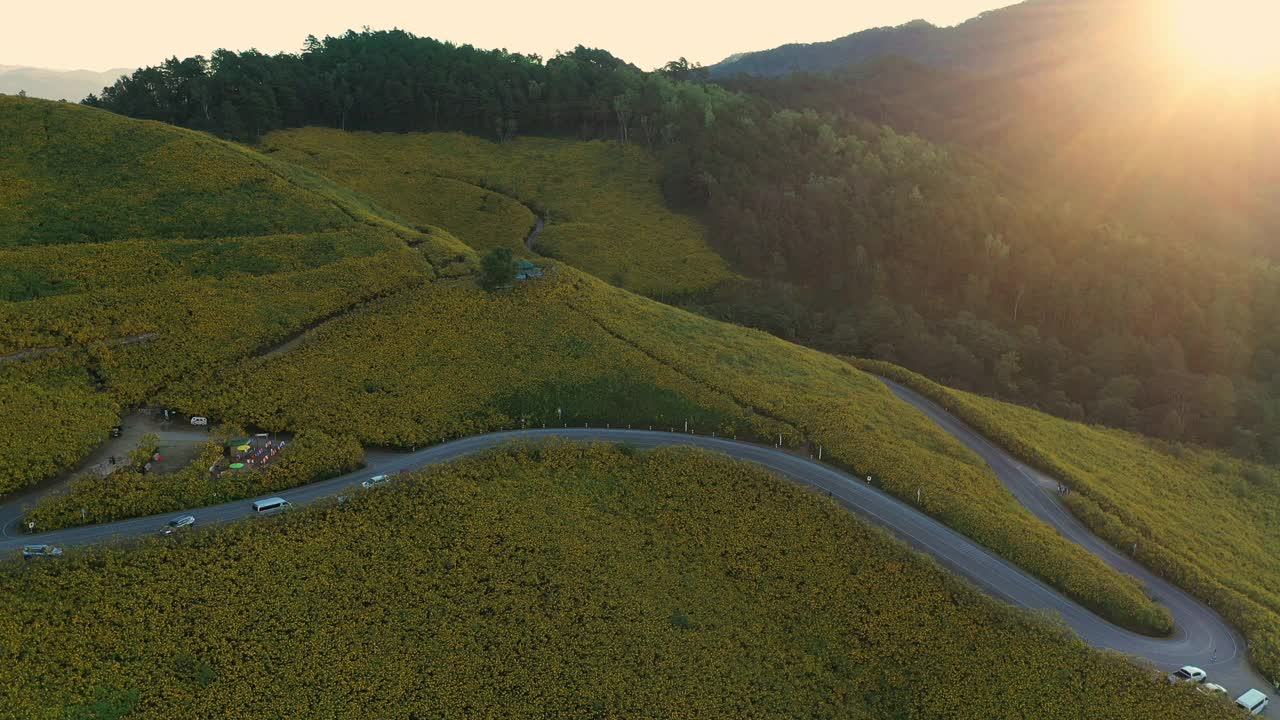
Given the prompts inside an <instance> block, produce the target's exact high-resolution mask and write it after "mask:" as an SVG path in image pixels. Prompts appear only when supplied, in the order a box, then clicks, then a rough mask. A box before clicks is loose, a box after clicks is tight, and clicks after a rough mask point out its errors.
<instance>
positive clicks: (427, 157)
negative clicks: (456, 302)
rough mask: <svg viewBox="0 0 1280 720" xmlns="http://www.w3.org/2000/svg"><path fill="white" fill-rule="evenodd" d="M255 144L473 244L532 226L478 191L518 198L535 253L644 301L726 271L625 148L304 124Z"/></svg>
mask: <svg viewBox="0 0 1280 720" xmlns="http://www.w3.org/2000/svg"><path fill="white" fill-rule="evenodd" d="M263 149H264V151H266V152H267V153H269V154H270V155H271V156H272V157H275V158H279V159H282V160H288V161H290V162H294V163H297V164H299V165H301V166H303V167H307V168H311V169H314V170H316V171H318V172H320V173H322V174H324V175H325V176H327V177H329V178H331V179H333V180H334V181H336V182H338V183H339V184H342V185H347V186H349V187H351V188H354V189H356V190H358V191H359V192H361V193H364V194H365V195H367V196H369V197H370V198H372V199H373V200H375V201H376V202H378V203H379V204H382V205H384V206H386V207H387V208H388V209H390V210H392V211H394V212H396V213H398V214H399V215H401V216H403V217H406V218H409V219H410V220H411V221H412V222H430V223H433V224H437V225H442V226H444V227H445V228H447V229H449V230H450V231H452V232H453V233H454V234H455V235H457V236H458V237H459V238H461V239H462V240H464V241H466V242H468V243H469V244H471V245H472V246H473V247H476V248H478V249H487V248H489V247H493V246H495V245H508V246H513V247H514V246H516V245H513V244H512V242H511V240H510V238H512V237H517V238H521V239H522V238H523V237H524V235H525V233H527V231H528V230H529V227H530V226H531V225H532V217H531V216H528V215H525V214H522V213H520V212H519V211H518V210H516V209H514V208H509V207H507V206H506V204H505V203H504V202H503V200H501V199H500V198H501V195H500V196H499V197H497V198H495V197H493V195H494V193H491V192H487V191H486V190H482V189H481V188H485V189H487V190H492V191H497V192H498V193H501V194H502V195H505V196H510V197H513V198H516V199H518V200H520V201H522V202H524V203H526V204H528V205H530V206H532V207H533V208H534V209H536V210H537V211H539V212H540V213H543V214H545V215H546V216H547V219H548V225H547V228H546V230H545V231H544V232H543V233H542V235H541V236H540V238H539V242H538V250H539V251H540V252H542V253H544V254H546V255H550V256H553V257H556V258H559V259H561V260H564V261H565V262H567V263H569V264H570V265H573V266H575V267H578V268H581V269H582V270H585V271H587V272H589V273H591V274H593V275H595V276H597V277H600V278H602V279H604V280H606V281H609V282H611V283H613V284H615V285H619V286H621V287H625V288H627V289H630V290H634V291H636V292H639V293H642V294H645V295H649V296H651V297H676V296H680V295H686V294H690V293H698V292H701V291H705V290H707V289H710V288H712V287H714V286H716V285H717V284H719V283H720V282H722V281H724V280H726V279H729V278H730V277H732V273H731V272H730V271H729V270H728V269H727V268H726V266H725V264H724V261H723V260H722V259H721V258H720V256H719V255H718V254H716V253H715V251H713V250H712V249H711V248H710V247H709V246H708V245H707V239H706V230H705V229H704V228H703V227H702V225H701V224H700V223H699V222H698V221H697V220H695V219H694V218H691V217H687V216H684V215H680V214H677V213H674V212H672V211H671V210H669V209H668V208H667V207H666V205H665V204H664V202H663V200H662V195H661V192H660V190H659V188H658V183H657V177H658V173H659V164H658V162H657V160H656V159H655V158H653V157H651V156H650V155H649V154H647V153H646V152H645V151H644V150H642V149H640V148H638V147H635V146H629V145H620V144H618V143H613V142H603V141H595V142H573V141H567V140H555V139H549V138H533V137H529V138H518V139H516V140H514V141H511V142H507V143H503V144H500V145H499V144H496V143H491V142H488V141H485V140H482V139H479V138H476V137H473V136H469V135H463V134H460V133H409V134H393V133H384V134H378V133H355V132H346V133H344V132H340V131H337V130H332V129H325V128H304V129H301V130H282V131H278V132H275V133H272V134H270V135H268V136H267V137H266V138H264V139H263ZM442 179H445V180H442ZM446 180H448V181H452V182H447V181H446ZM458 181H461V183H459V182H458ZM517 245H518V243H517Z"/></svg>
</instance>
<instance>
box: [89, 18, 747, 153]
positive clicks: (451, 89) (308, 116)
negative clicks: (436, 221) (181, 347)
mask: <svg viewBox="0 0 1280 720" xmlns="http://www.w3.org/2000/svg"><path fill="white" fill-rule="evenodd" d="M700 74H705V71H703V70H701V69H700V68H697V67H695V66H691V65H690V64H689V63H688V62H687V61H684V60H679V61H673V62H671V63H669V64H668V65H667V66H666V67H665V68H663V69H662V70H661V71H659V72H656V73H644V72H641V71H640V70H639V69H637V68H636V67H635V66H633V65H630V64H628V63H625V62H623V61H622V60H619V59H618V58H615V57H614V56H612V55H610V54H609V53H608V52H605V51H603V50H593V49H588V48H584V47H578V48H576V49H574V50H573V51H572V52H568V53H562V54H560V55H557V56H556V57H554V58H551V59H550V60H547V61H546V62H543V60H542V59H541V58H539V57H537V56H534V55H521V54H518V53H510V52H507V51H505V50H478V49H476V48H473V47H471V46H470V45H462V46H457V45H453V44H451V43H446V42H440V41H437V40H433V39H431V38H420V37H415V36H414V35H411V34H409V33H406V32H403V31H399V30H395V31H377V32H373V31H369V30H365V31H363V32H354V31H350V32H347V33H346V34H344V35H342V36H339V37H326V38H325V39H323V40H318V39H316V38H315V37H314V36H312V37H308V38H307V41H306V45H305V49H304V50H303V51H302V52H301V53H298V54H287V53H281V54H278V55H264V54H262V53H260V52H257V51H256V50H249V51H246V52H232V51H229V50H217V51H214V52H213V54H212V55H211V56H210V57H208V58H205V57H202V56H196V57H190V58H186V59H184V60H179V59H177V58H170V59H169V60H166V61H165V62H164V63H162V64H160V65H158V66H154V67H145V68H141V69H139V70H137V71H135V72H134V73H133V74H132V75H131V76H129V77H125V78H121V79H120V80H119V81H118V82H117V83H116V84H115V85H113V86H111V87H108V88H104V89H103V91H102V93H101V95H100V96H92V95H91V96H89V98H88V99H86V100H85V101H84V102H85V103H86V104H88V105H93V106H96V107H102V108H106V109H108V110H111V111H114V112H117V113H121V114H124V115H129V116H131V117H137V118H146V119H151V120H162V121H164V122H169V123H173V124H176V125H182V126H184V127H191V128H196V129H199V130H208V131H210V132H213V133H216V134H219V135H222V136H225V137H230V138H234V139H237V140H247V141H252V140H256V139H257V138H258V137H260V136H261V135H263V134H265V133H267V132H270V131H271V130H276V129H279V128H288V127H301V126H304V125H325V126H330V127H337V128H342V129H344V130H380V131H399V132H405V131H410V130H465V131H467V132H472V133H476V134H480V135H484V136H486V137H489V138H491V139H493V140H497V141H502V140H506V139H508V138H511V137H513V136H514V135H515V134H516V133H534V134H538V133H544V134H546V133H550V134H576V135H578V136H579V137H583V138H601V137H617V138H618V139H620V140H622V141H624V142H625V141H628V140H635V141H637V142H644V143H646V144H648V145H650V146H654V145H656V144H658V143H659V142H661V141H663V140H666V141H670V140H671V139H672V138H674V137H675V136H676V134H677V133H678V134H679V135H680V136H682V137H688V136H689V135H690V134H692V128H693V126H696V125H702V124H705V121H707V118H706V117H705V116H704V114H703V112H702V111H703V109H704V107H706V106H707V104H708V103H709V102H711V100H709V99H707V98H705V97H703V96H705V95H708V94H716V93H718V94H724V93H723V91H720V90H719V88H717V87H714V86H707V85H702V84H695V83H686V82H681V81H682V80H685V79H689V78H692V77H695V76H699V75H700Z"/></svg>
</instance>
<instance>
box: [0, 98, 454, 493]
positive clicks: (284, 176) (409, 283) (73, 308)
mask: <svg viewBox="0 0 1280 720" xmlns="http://www.w3.org/2000/svg"><path fill="white" fill-rule="evenodd" d="M0 126H2V127H3V128H4V132H3V133H0V138H3V142H6V143H8V142H11V141H12V139H13V138H17V140H16V141H13V145H12V146H6V149H5V152H6V158H8V157H10V156H12V157H15V158H17V160H18V161H17V162H15V163H8V162H6V163H4V166H3V169H0V173H5V174H6V178H5V180H6V182H4V183H0V187H3V188H5V189H4V190H2V191H0V192H6V193H9V194H8V195H6V196H5V197H4V202H0V291H3V295H2V296H0V407H4V408H6V412H3V413H0V432H4V433H5V437H6V439H7V440H6V442H5V443H4V444H3V446H0V494H3V493H7V492H9V491H11V490H14V489H17V488H20V487H23V486H26V485H30V484H32V483H36V482H39V481H40V480H42V479H45V478H48V477H50V476H53V475H55V474H57V473H58V472H60V471H62V470H64V469H66V468H68V467H70V466H72V465H74V464H75V462H76V461H77V460H78V459H79V458H80V457H82V456H83V455H84V454H85V453H87V452H88V451H89V450H90V449H91V448H93V447H94V446H95V445H96V444H97V443H98V442H100V441H101V440H102V439H103V438H104V437H105V436H106V433H107V430H108V429H109V428H110V427H111V426H112V425H113V424H115V418H116V416H117V415H118V413H119V412H121V411H122V410H123V409H125V408H127V407H130V406H133V405H137V404H140V403H146V402H150V401H151V400H152V396H153V395H154V393H155V392H156V390H158V389H159V388H160V387H163V386H164V385H165V384H167V383H168V382H170V381H172V380H173V379H175V378H178V377H181V376H182V375H184V374H187V373H190V372H191V371H193V370H194V369H196V368H208V367H213V366H217V365H219V364H224V363H227V362H231V361H234V360H236V359H238V358H240V357H243V356H245V355H248V354H251V353H254V352H258V351H260V350H262V349H263V348H267V347H270V346H272V345H273V344H275V343H278V342H281V341H283V340H285V339H287V338H288V337H290V336H292V335H294V334H296V333H298V332H300V331H301V330H303V329H304V328H306V327H307V326H309V325H311V324H314V323H315V322H317V321H319V320H321V319H324V318H326V317H330V316H332V315H334V314H337V313H340V312H342V311H344V310H346V309H349V308H351V307H354V306H356V305H359V304H361V303H364V302H368V301H370V300H373V299H375V298H378V297H383V296H387V295H391V294H394V293H396V292H399V291H401V290H404V289H406V288H410V287H415V286H418V285H421V284H423V283H425V282H431V281H433V280H434V279H436V278H438V277H441V276H447V275H455V274H458V273H465V272H467V267H468V263H470V262H472V261H473V260H474V253H472V251H471V250H470V249H468V248H467V247H466V246H464V245H462V244H461V243H460V242H459V241H458V240H457V239H456V238H453V237H452V236H451V235H449V234H448V233H447V232H445V231H443V230H438V229H437V230H432V229H431V228H429V227H425V226H424V227H423V228H422V230H427V231H429V232H421V231H419V230H416V229H410V228H408V227H406V226H404V225H402V224H400V223H399V222H397V221H396V220H395V218H393V217H392V216H391V215H389V214H388V213H386V212H385V211H383V210H380V209H378V208H374V207H373V206H372V205H370V204H368V203H367V202H366V201H363V200H359V199H358V198H356V197H355V196H353V195H352V194H351V192H350V191H348V190H345V189H342V188H339V187H337V186H335V185H333V184H332V183H329V182H327V181H325V180H323V179H321V178H319V177H318V176H315V175H313V174H311V173H308V172H306V171H303V170H301V169H298V168H296V167H293V166H290V165H287V164H284V163H279V162H275V161H272V160H269V159H267V158H265V157H263V156H261V155H259V154H257V153H255V152H252V151H250V150H246V149H244V148H241V147H238V146H235V145H231V144H229V143H225V142H222V141H218V140H214V139H211V138H209V137H207V136H204V135H201V134H198V133H193V132H190V131H186V130H180V129H176V128H172V127H169V126H165V125H161V124H158V123H149V122H139V121H135V120H127V119H123V118H120V117H118V116H116V115H112V114H110V113H107V112H103V111H100V110H92V109H88V108H83V107H79V106H74V105H67V104H65V103H53V102H45V101H38V100H28V99H22V98H9V97H4V98H0ZM8 153H12V155H9V154H8ZM76 158H79V159H78V160H77V159H76ZM85 165H89V166H91V167H90V168H89V169H86V168H85V167H84V166H85ZM15 188H16V191H15ZM23 188H26V189H23ZM33 188H39V189H40V190H39V192H36V191H34V190H33ZM169 193H173V198H172V199H171V200H165V199H164V198H165V197H166V196H167V195H166V194H169ZM246 194H248V195H249V196H251V197H250V198H249V199H248V200H246V198H245V195H246ZM85 228H92V231H89V230H84V229H85Z"/></svg>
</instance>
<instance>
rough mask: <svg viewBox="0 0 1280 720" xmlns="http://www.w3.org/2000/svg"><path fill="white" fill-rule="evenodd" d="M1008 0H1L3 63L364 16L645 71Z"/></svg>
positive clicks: (139, 58)
mask: <svg viewBox="0 0 1280 720" xmlns="http://www.w3.org/2000/svg"><path fill="white" fill-rule="evenodd" d="M1012 1H1013V0H876V1H871V0H847V1H846V2H838V1H833V0H828V1H827V2H821V1H819V0H790V1H787V0H782V1H781V2H779V1H778V0H773V1H772V2H769V3H768V4H767V9H759V8H757V7H756V6H755V4H754V3H752V2H745V3H744V2H729V1H728V0H648V1H647V2H625V3H623V2H603V1H601V0H591V1H590V2H588V1H587V0H527V1H525V2H512V1H510V0H489V1H488V2H485V1H483V0H481V1H476V0H471V1H467V0H461V1H460V0H344V1H343V2H341V3H332V2H329V0H312V1H311V2H298V1H297V0H217V1H216V2H199V3H191V2H185V3H184V2H173V0H123V1H120V2H103V1H102V0H71V2H55V1H51V0H6V1H5V2H4V3H3V4H5V5H7V7H5V8H4V9H3V11H0V16H3V21H2V22H0V65H34V66H38V67H49V68H58V69H88V70H106V69H109V68H117V67H136V66H141V65H153V64H156V63H157V62H159V61H161V60H163V59H164V58H166V57H169V56H171V55H177V56H178V57H186V56H189V55H195V54H202V55H208V54H209V52H210V51H212V50H214V49H215V48H219V47H226V48H230V49H234V50H246V49H248V48H257V49H259V50H261V51H263V52H267V53H275V52H280V51H290V52H292V51H296V50H298V49H300V48H301V46H302V41H303V39H304V38H305V37H306V36H307V35H308V34H314V35H316V36H319V37H323V36H324V35H333V34H338V33H341V32H342V31H344V30H346V29H348V28H355V29H359V28H360V27H361V26H363V25H368V26H369V27H371V28H374V29H387V28H392V27H399V28H403V29H405V30H408V31H410V32H413V33H415V34H418V35H427V36H431V37H436V38H440V39H442V40H450V41H452V42H455V43H459V44H461V43H470V44H472V45H475V46H477V47H484V48H494V47H505V48H507V49H508V50H512V51H517V52H524V53H537V54H540V55H542V56H543V57H549V56H550V55H552V54H554V53H555V51H556V50H569V49H572V48H573V46H575V45H579V44H581V45H588V46H594V47H602V48H605V49H607V50H609V51H610V52H612V53H614V54H615V55H618V56H620V57H622V58H624V59H626V60H629V61H631V62H633V63H635V64H637V65H639V66H641V67H643V68H645V69H649V68H652V67H655V66H657V65H660V64H662V63H663V62H665V61H667V60H670V59H673V58H675V57H678V56H681V55H684V56H685V57H688V58H689V59H690V60H694V61H697V62H701V63H703V64H711V63H714V62H717V61H719V60H721V59H723V58H724V57H725V56H727V55H730V54H732V53H735V52H740V51H744V50H762V49H766V48H770V47H774V46H776V45H781V44H783V43H787V42H813V41H817V40H831V39H833V38H836V37H840V36H841V35H847V34H849V33H851V32H854V31H856V30H862V29H865V28H868V27H877V26H881V25H897V24H901V23H904V22H906V21H908V20H913V19H915V18H924V19H926V20H929V21H930V22H933V23H935V24H938V25H953V24H955V23H957V22H960V21H962V20H965V19H966V18H969V17H972V16H974V15H976V14H978V13H980V12H982V11H983V10H988V9H991V8H993V7H998V6H1000V5H1008V4H1010V2H1012ZM623 8H628V9H632V12H628V13H626V14H625V15H624V14H623V12H622V9H623Z"/></svg>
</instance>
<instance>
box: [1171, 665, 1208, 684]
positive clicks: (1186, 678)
mask: <svg viewBox="0 0 1280 720" xmlns="http://www.w3.org/2000/svg"><path fill="white" fill-rule="evenodd" d="M1206 675H1207V673H1205V671H1203V670H1201V669H1200V668H1198V667H1196V666H1194V665H1183V666H1182V667H1180V668H1178V669H1177V671H1175V672H1172V673H1170V674H1169V682H1172V683H1177V682H1195V683H1200V682H1204V679H1205V677H1206Z"/></svg>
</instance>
